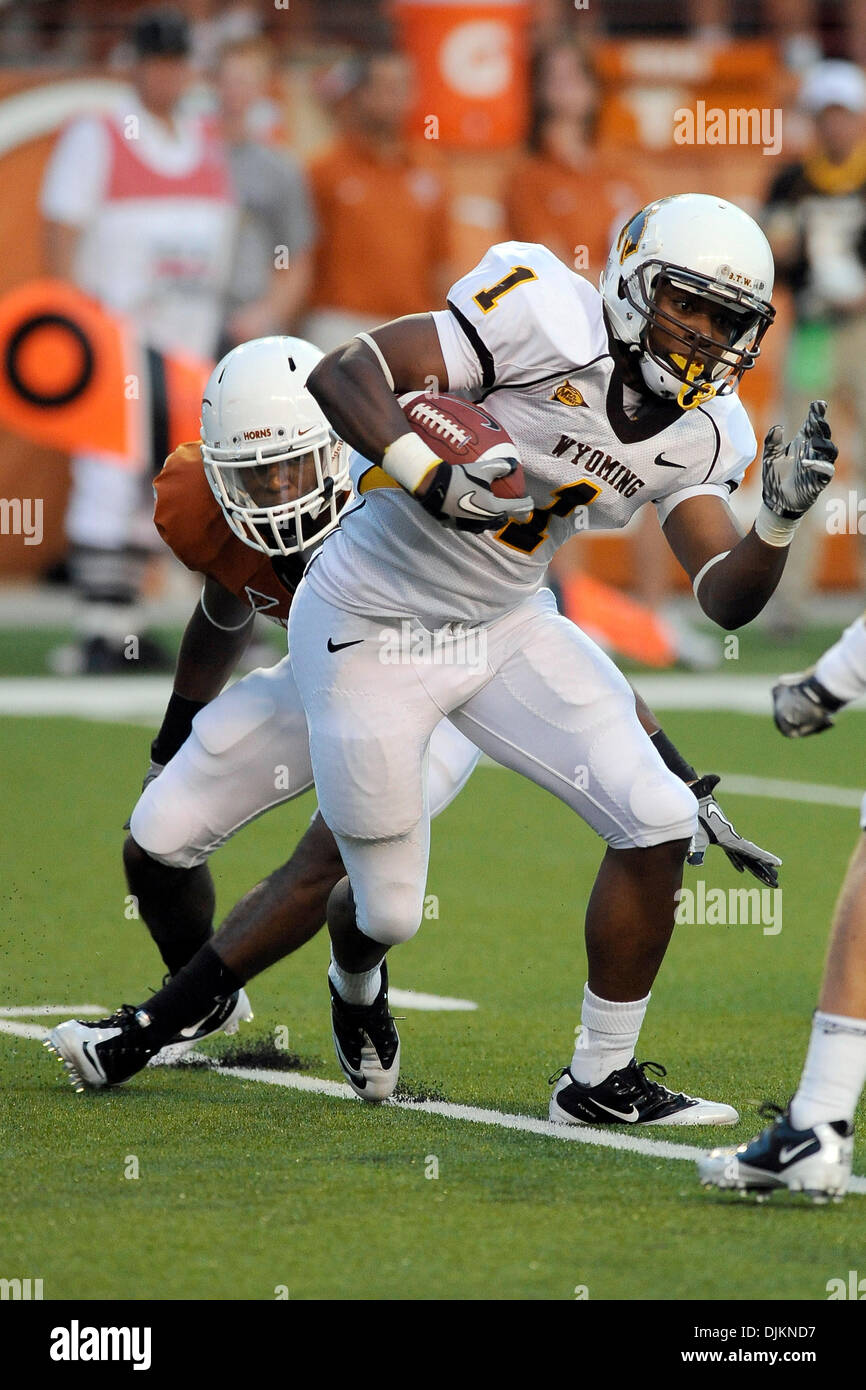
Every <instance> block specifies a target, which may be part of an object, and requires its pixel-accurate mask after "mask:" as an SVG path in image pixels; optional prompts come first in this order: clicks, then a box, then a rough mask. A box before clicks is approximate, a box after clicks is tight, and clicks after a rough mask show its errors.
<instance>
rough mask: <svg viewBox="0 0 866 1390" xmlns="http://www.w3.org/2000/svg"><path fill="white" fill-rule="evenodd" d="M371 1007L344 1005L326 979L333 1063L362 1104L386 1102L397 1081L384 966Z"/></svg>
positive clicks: (397, 1063)
mask: <svg viewBox="0 0 866 1390" xmlns="http://www.w3.org/2000/svg"><path fill="white" fill-rule="evenodd" d="M381 969H382V983H381V985H380V987H379V993H378V994H377V995H376V998H375V999H374V1000H373V1003H372V1004H347V1003H346V1001H345V1000H344V999H342V998H341V997H340V995H339V994H338V993H337V991H336V989H335V988H334V985H333V982H332V980H331V979H330V978H329V980H328V987H329V988H330V991H331V1026H332V1029H333V1033H334V1047H335V1048H336V1052H337V1061H338V1062H339V1063H340V1066H341V1067H342V1069H343V1075H344V1076H345V1078H346V1080H347V1081H348V1083H349V1085H350V1086H351V1088H352V1090H353V1091H354V1092H355V1095H356V1096H360V1097H361V1099H362V1100H369V1101H379V1100H387V1099H388V1097H389V1096H390V1095H391V1094H392V1093H393V1091H394V1087H395V1086H396V1085H397V1082H398V1080H399V1077H400V1036H399V1034H398V1032H397V1029H396V1028H395V1026H394V1020H393V1018H392V1017H391V1011H390V1009H389V1008H388V966H387V964H386V963H385V961H384V960H383V961H382V967H381Z"/></svg>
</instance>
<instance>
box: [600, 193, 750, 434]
mask: <svg viewBox="0 0 866 1390" xmlns="http://www.w3.org/2000/svg"><path fill="white" fill-rule="evenodd" d="M773 274H774V267H773V253H772V251H771V250H770V245H769V242H768V241H767V238H766V237H765V236H764V233H763V232H762V231H761V229H760V227H759V226H758V224H757V222H755V221H754V220H753V219H752V218H751V217H749V215H748V213H745V212H743V210H742V208H738V207H736V206H735V205H734V204H733V203H728V202H726V201H725V200H724V199H723V198H713V197H710V196H709V195H708V194H705V193H678V194H676V195H675V196H673V197H670V198H661V199H659V200H658V201H657V202H655V203H650V204H649V205H648V206H647V207H645V208H642V209H641V211H640V212H638V213H636V214H635V216H634V217H633V218H632V219H631V221H630V222H627V223H626V225H625V226H624V227H623V229H622V231H621V232H620V234H619V236H618V238H617V240H616V242H615V243H614V245H613V246H612V247H611V250H610V255H609V256H608V258H607V265H606V266H605V268H604V271H603V272H602V275H601V280H600V281H599V289H600V290H601V294H602V298H603V300H604V307H605V313H606V317H607V321H608V325H609V327H610V330H611V332H612V333H613V336H614V337H615V338H617V339H618V340H619V341H620V342H621V343H624V344H625V345H626V346H627V347H628V348H629V349H630V350H631V351H632V352H633V353H635V354H639V365H640V370H641V375H642V376H643V380H644V382H645V383H646V385H647V386H648V387H649V389H650V390H651V391H653V392H655V394H656V395H657V396H662V397H666V398H673V397H676V399H677V401H678V402H679V404H680V406H681V407H682V408H683V409H684V410H689V409H691V408H692V407H693V406H696V405H700V404H702V402H704V401H707V400H709V399H711V398H712V397H713V396H716V395H721V394H723V393H725V392H728V391H731V390H732V389H733V387H734V386H735V385H736V383H737V382H738V381H739V379H740V377H741V376H742V374H743V372H745V371H747V370H748V369H749V368H750V367H753V366H754V365H755V362H756V361H757V358H758V355H759V352H760V343H761V339H762V338H763V336H764V334H765V332H766V331H767V329H768V328H769V326H770V324H771V323H772V321H773V318H774V317H775V313H776V311H775V309H774V308H773V306H772V305H771V304H770V302H769V301H770V296H771V295H772V292H773ZM660 285H666V286H668V287H670V288H672V289H674V290H681V291H683V292H684V293H685V294H687V295H688V296H689V297H694V296H697V297H699V298H700V299H702V300H708V301H710V304H711V306H712V309H713V312H714V314H715V315H716V316H717V321H718V314H719V308H720V306H721V309H722V311H723V312H724V319H725V321H726V326H725V327H723V329H722V330H721V331H720V334H719V336H712V337H711V336H708V335H706V334H702V333H697V332H696V331H695V330H694V329H692V328H689V327H688V325H687V323H684V322H681V321H680V320H679V319H678V318H677V317H676V316H675V315H674V314H671V313H669V312H665V311H663V310H662V309H660V308H659V306H658V304H657V303H656V293H657V290H658V288H659V286H660ZM716 331H717V330H715V329H714V332H716ZM660 335H664V336H666V337H667V338H668V343H667V345H666V346H664V347H663V346H660V345H659V343H658V342H657V341H656V342H654V339H656V340H657V339H658V338H659V336H660Z"/></svg>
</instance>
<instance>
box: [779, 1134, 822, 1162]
mask: <svg viewBox="0 0 866 1390" xmlns="http://www.w3.org/2000/svg"><path fill="white" fill-rule="evenodd" d="M814 1142H815V1140H814V1139H806V1140H805V1141H804V1142H803V1143H802V1144H795V1146H794V1147H793V1148H792V1149H789V1148H784V1149H780V1150H779V1162H780V1163H791V1162H792V1160H793V1159H795V1158H796V1157H797V1154H799V1153H802V1152H803V1150H804V1149H808V1148H809V1147H810V1145H812V1144H814Z"/></svg>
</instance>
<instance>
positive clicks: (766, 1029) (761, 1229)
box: [0, 714, 866, 1300]
mask: <svg viewBox="0 0 866 1390" xmlns="http://www.w3.org/2000/svg"><path fill="white" fill-rule="evenodd" d="M664 722H665V727H666V729H667V730H668V732H669V733H670V735H671V736H672V737H673V738H674V739H675V741H676V742H677V743H678V744H679V746H681V748H682V750H683V751H684V752H685V753H687V755H688V756H689V757H690V758H691V759H692V761H694V762H695V763H696V764H697V765H698V767H699V768H700V769H701V770H712V769H713V768H716V769H723V770H726V771H729V772H732V773H736V772H740V773H743V772H748V773H751V774H757V775H766V776H783V777H787V778H792V779H795V780H796V779H800V780H803V781H820V782H827V783H835V784H837V785H840V786H850V787H857V786H858V779H859V777H860V776H861V765H860V759H859V750H860V748H861V747H862V734H863V731H864V727H866V726H864V723H863V717H862V716H861V715H849V716H847V717H845V718H844V719H843V720H842V722H841V723H840V725H839V727H838V728H837V729H836V730H835V731H834V732H833V733H832V734H830V735H829V736H826V737H822V738H821V739H814V740H807V741H805V742H804V743H803V744H801V745H791V744H787V743H785V742H784V741H783V740H782V739H780V738H779V737H778V735H776V734H775V732H774V731H773V730H772V728H771V727H770V725H769V721H766V720H763V719H757V718H749V717H746V716H734V715H723V714H710V715H690V714H689V715H687V714H676V715H674V714H672V715H670V716H669V717H667V718H666V719H665V721H664ZM0 740H2V743H3V746H4V770H3V785H2V787H0V843H2V844H3V849H4V862H5V873H4V876H3V880H2V884H0V955H2V958H3V960H4V964H5V971H4V975H5V979H4V984H3V986H2V994H0V1005H21V1004H38V1003H84V1002H94V1003H99V1004H104V1005H110V1006H112V1007H114V1006H116V1005H117V1004H118V1003H119V1002H121V1000H124V999H126V1000H129V1001H130V1002H137V1001H138V1000H140V999H141V998H143V997H145V996H146V995H147V993H148V992H149V990H150V988H151V987H155V986H157V985H158V983H159V977H160V974H161V966H160V963H159V961H158V959H157V957H156V954H155V952H154V950H153V948H152V947H151V946H150V944H149V939H148V938H147V935H146V932H145V930H144V928H143V927H142V925H141V924H140V923H138V922H134V921H132V922H130V921H127V920H126V919H125V917H124V905H125V904H124V895H125V892H126V888H125V884H124V882H123V878H122V875H121V872H120V867H119V854H118V852H119V847H120V844H121V840H122V834H123V832H122V830H121V825H122V823H123V821H124V819H125V818H126V815H127V813H128V811H129V808H130V806H131V804H132V802H133V801H134V799H135V795H136V791H137V786H138V782H139V779H140V776H141V772H142V769H143V767H144V765H145V764H146V760H147V745H148V741H149V740H148V734H147V731H146V730H142V729H133V728H129V727H126V726H123V725H96V724H92V725H91V724H85V723H79V722H76V721H72V720H60V719H46V720H28V719H7V720H3V721H2V724H0ZM13 789H14V790H13ZM721 795H722V800H723V804H724V806H725V807H726V809H727V810H728V811H729V813H730V814H731V815H732V816H733V818H734V820H735V823H736V824H737V825H738V827H739V828H740V829H741V830H743V831H744V833H747V834H748V835H749V836H750V837H751V838H754V839H756V840H757V841H758V842H760V843H763V844H766V845H768V846H769V847H771V848H773V849H776V850H777V851H778V852H779V853H780V854H781V855H782V856H783V857H784V858H785V861H786V863H785V869H784V877H783V884H784V890H783V893H784V896H783V905H784V919H783V929H782V931H781V933H780V934H779V935H778V936H764V935H763V934H762V932H761V928H760V927H759V926H751V927H750V926H737V927H713V926H683V927H681V928H679V929H678V931H677V933H676V934H675V938H674V942H673V945H672V947H671V950H670V952H669V954H668V958H667V960H666V962H665V965H664V967H663V970H662V972H661V975H660V976H659V980H658V982H657V985H656V988H655V990H654V992H653V1002H652V1005H651V1007H650V1010H649V1013H648V1015H647V1021H646V1024H645V1027H644V1031H643V1034H642V1038H641V1045H640V1053H639V1055H640V1056H642V1057H650V1058H655V1059H658V1060H660V1061H661V1062H663V1063H664V1064H665V1066H667V1067H668V1069H669V1073H670V1080H671V1082H672V1083H673V1084H674V1085H675V1086H676V1087H683V1088H684V1089H687V1090H688V1089H691V1090H693V1091H696V1092H698V1093H702V1094H705V1095H711V1096H714V1097H718V1098H723V1099H726V1100H729V1101H731V1102H732V1103H734V1104H736V1105H737V1106H738V1107H739V1109H740V1111H741V1114H742V1122H741V1124H740V1125H739V1126H738V1127H737V1128H736V1129H734V1130H728V1131H722V1132H721V1133H722V1134H723V1135H724V1137H725V1139H726V1140H727V1139H729V1138H730V1139H732V1140H734V1141H735V1142H736V1141H739V1140H741V1139H743V1138H747V1137H749V1135H750V1134H752V1133H753V1132H754V1131H755V1128H756V1127H757V1125H758V1123H759V1121H758V1116H757V1107H758V1105H759V1103H760V1102H761V1100H762V1099H764V1098H765V1097H772V1098H775V1099H776V1100H782V1101H783V1100H784V1099H786V1098H787V1096H788V1095H789V1094H790V1092H791V1091H792V1090H793V1088H794V1086H795V1085H796V1081H797V1077H798V1074H799V1070H800V1066H801V1062H802V1057H803V1051H804V1048H805V1044H806V1040H807V1037H808V1030H809V1015H810V1012H811V1010H812V1008H813V1006H814V1001H815V993H816V989H817V984H818V980H819V977H820V971H821V964H822V959H823V954H824V949H825V941H826V934H827V925H828V921H829V917H830V913H831V911H832V906H833V901H834V899H835V895H836V892H837V888H838V884H839V881H840V879H841V876H842V873H843V872H844V867H845V864H846V862H847V859H848V856H849V854H850V851H851V848H852V846H853V844H854V841H855V839H856V835H857V828H856V814H855V813H853V812H852V811H846V810H839V809H836V808H831V807H821V806H802V805H795V804H792V803H787V802H779V803H778V804H774V803H773V802H771V801H769V800H765V799H756V798H745V797H738V796H724V794H723V792H722V793H721ZM311 805H312V802H311V799H310V798H309V797H306V798H303V799H302V800H301V801H299V802H297V803H295V804H294V805H292V806H289V807H285V808H283V809H282V810H281V811H277V812H275V813H273V814H272V815H270V816H267V817H265V818H264V819H263V820H262V821H260V822H258V823H257V824H256V825H255V826H253V827H251V828H250V829H248V830H247V831H246V832H245V833H243V834H241V835H240V836H238V837H237V839H236V840H235V841H234V842H233V843H231V844H230V845H229V846H228V847H227V848H226V849H225V850H224V851H223V852H222V853H221V854H220V856H219V857H218V859H217V860H216V861H215V876H216V879H217V887H218V894H219V911H220V913H221V914H222V913H224V912H225V911H226V910H227V909H228V907H229V906H230V905H231V903H232V902H233V901H234V899H235V898H236V897H237V896H239V895H240V893H241V892H243V891H244V890H245V889H246V888H247V887H249V885H250V884H251V883H252V882H254V881H255V880H256V879H257V878H258V877H260V876H262V874H264V873H265V872H267V871H268V870H269V869H270V868H272V867H273V866H274V865H275V864H276V863H277V862H279V861H280V860H282V859H284V858H286V857H287V856H288V854H289V853H290V851H291V849H292V847H293V845H294V843H295V841H296V839H297V838H298V836H299V835H300V833H301V831H302V829H303V827H304V825H305V823H306V821H307V818H308V816H309V814H310V809H311ZM598 859H599V845H598V842H597V841H596V840H595V837H594V836H593V835H592V833H591V832H590V831H588V830H587V828H586V827H585V826H583V825H582V824H581V823H580V822H578V821H577V820H576V819H575V818H574V817H573V816H572V815H571V814H570V813H569V812H568V811H567V810H565V808H564V807H562V806H560V805H559V804H558V803H557V802H555V801H554V800H553V799H551V798H550V797H548V796H546V795H545V794H544V793H543V792H541V791H539V790H538V789H536V788H534V787H532V786H530V785H528V784H527V783H524V782H521V781H520V780H519V779H518V778H516V777H513V776H511V775H510V774H506V773H502V772H500V771H497V770H493V769H482V770H480V771H479V773H478V774H477V775H476V776H475V777H474V778H473V779H472V781H471V782H470V784H469V786H468V787H467V789H466V791H465V792H464V793H463V794H462V795H461V796H460V797H459V798H458V800H457V801H456V802H455V804H454V805H453V806H452V807H451V808H450V809H449V811H448V812H446V814H445V815H444V816H443V817H442V818H441V820H440V821H439V822H438V824H437V827H436V830H435V832H434V837H433V857H432V863H431V870H430V878H429V884H428V891H429V892H430V893H435V894H437V895H438V898H439V905H440V916H439V920H438V921H428V922H426V923H425V924H424V926H423V928H422V930H421V932H420V933H419V935H418V937H417V938H416V939H415V940H414V941H413V942H411V943H410V944H408V945H407V946H405V947H402V948H399V949H398V950H396V951H395V952H394V953H393V955H392V965H391V969H392V982H393V984H394V985H396V986H399V987H403V988H411V989H417V990H428V991H431V992H434V993H438V994H456V995H459V996H462V997H468V998H471V999H475V1000H477V1001H478V1003H479V1006H480V1007H479V1009H478V1011H477V1012H476V1013H450V1014H449V1013H438V1014H437V1013H420V1012H414V1011H413V1012H409V1013H408V1014H407V1016H406V1018H405V1020H404V1021H403V1022H402V1024H401V1034H402V1037H403V1050H404V1076H405V1079H406V1082H407V1084H408V1086H409V1088H410V1089H413V1090H417V1091H428V1092H435V1093H437V1094H439V1095H442V1096H445V1097H447V1098H448V1099H449V1100H455V1101H460V1102H464V1103H468V1104H477V1105H483V1106H489V1107H492V1108H498V1109H504V1110H513V1111H519V1112H521V1113H524V1114H532V1115H539V1116H543V1115H545V1114H546V1105H547V1096H548V1087H547V1085H546V1078H547V1076H548V1075H549V1074H550V1073H551V1072H552V1071H553V1070H554V1069H556V1068H557V1067H558V1066H561V1065H563V1064H564V1063H565V1062H567V1060H568V1058H569V1056H570V1052H571V1044H572V1036H573V1030H574V1025H575V1024H576V1022H577V1021H578V1018H579V1001H580V993H581V989H582V984H583V980H584V977H585V960H584V955H583V946H582V918H583V911H584V906H585V901H586V897H587V894H588V892H589V890H590V887H591V884H592V878H593V875H594V871H595V866H596V864H597V862H598ZM700 872H701V873H703V874H705V876H706V878H707V882H708V884H712V885H716V884H719V885H721V886H723V887H726V886H730V885H735V886H740V885H741V884H742V883H743V880H742V879H740V878H739V876H738V875H736V874H735V873H734V872H733V870H731V869H730V867H729V866H728V864H727V861H726V860H725V859H724V858H723V857H722V856H720V855H719V854H718V852H717V851H710V854H709V856H708V860H707V865H706V867H705V869H704V870H702V871H700ZM687 873H688V875H689V877H688V878H687V882H690V883H693V882H694V881H695V879H696V871H694V870H688V871H687ZM326 960H327V943H326V941H325V939H324V938H323V937H322V936H320V937H319V938H317V939H316V940H315V941H314V942H312V943H311V945H310V946H308V947H307V948H305V950H304V951H302V952H300V953H299V954H298V955H297V956H295V957H294V958H293V959H292V960H290V961H287V962H283V963H282V964H280V965H278V966H276V967H275V968H274V969H273V970H271V971H269V972H268V973H267V974H265V975H264V976H262V977H261V978H260V979H259V980H257V981H255V982H254V983H253V985H252V986H251V990H250V993H251V997H252V999H253V1003H254V1007H255V1010H256V1021H255V1023H254V1024H253V1025H252V1028H251V1029H250V1030H249V1031H250V1034H251V1036H252V1037H254V1038H256V1039H258V1040H260V1041H261V1043H262V1044H263V1045H265V1044H267V1043H268V1040H269V1039H273V1037H274V1030H275V1029H276V1028H278V1027H281V1026H284V1027H286V1028H288V1030H289V1046H290V1048H291V1050H292V1051H293V1052H295V1053H297V1054H299V1056H300V1057H301V1058H302V1059H304V1061H305V1063H307V1064H308V1065H309V1067H310V1070H311V1073H312V1074H313V1075H316V1076H326V1077H330V1078H333V1079H338V1078H339V1072H338V1069H337V1066H336V1063H335V1061H334V1059H333V1056H332V1050H331V1042H330V1031H329V1022H328V1009H327V997H326V990H325V987H324V974H325V967H326ZM0 1087H2V1089H3V1094H4V1111H5V1114H4V1120H3V1125H2V1131H0V1155H2V1169H0V1171H2V1174H3V1191H4V1202H3V1206H2V1211H0V1251H2V1252H3V1254H2V1260H0V1276H4V1277H16V1276H18V1277H27V1276H28V1275H29V1276H30V1277H34V1278H43V1280H44V1287H45V1296H46V1297H47V1298H73V1297H76V1296H79V1295H80V1292H81V1289H82V1286H83V1283H84V1281H85V1279H86V1281H87V1288H88V1293H89V1296H91V1297H96V1298H110V1297H119V1298H134V1299H148V1298H163V1299H165V1298H183V1299H190V1298H209V1299H213V1298H216V1299H224V1298H226V1299H227V1298H241V1299H271V1298H273V1297H274V1291H275V1289H276V1288H277V1286H280V1285H285V1286H287V1288H288V1290H289V1293H290V1296H291V1298H292V1299H312V1298H357V1297H372V1298H401V1297H408V1298H416V1299H441V1298H450V1297H456V1298H473V1299H474V1298H478V1299H488V1298H506V1299H534V1298H539V1299H549V1298H552V1299H570V1298H572V1297H573V1296H574V1288H575V1286H576V1285H579V1284H583V1285H586V1286H587V1287H588V1289H589V1296H590V1298H591V1299H599V1298H636V1299H641V1298H662V1299H687V1298H710V1299H743V1298H758V1299H771V1298H791V1299H818V1300H823V1299H825V1298H826V1289H825V1286H826V1283H827V1280H828V1279H831V1278H834V1277H836V1276H838V1275H842V1276H846V1275H847V1271H848V1270H849V1269H852V1268H860V1267H862V1251H863V1245H864V1239H866V1199H864V1198H862V1197H858V1196H856V1195H852V1196H849V1198H848V1199H847V1200H846V1202H845V1203H844V1204H843V1205H842V1206H841V1207H838V1208H812V1207H807V1206H803V1205H801V1204H800V1203H798V1202H796V1201H794V1200H793V1199H790V1198H787V1197H784V1196H783V1197H775V1198H774V1199H773V1201H772V1202H771V1203H769V1204H767V1205H765V1206H760V1207H758V1206H755V1205H752V1204H751V1203H741V1202H734V1201H732V1200H731V1199H728V1198H724V1197H721V1196H719V1197H713V1196H710V1195H708V1194H706V1193H704V1192H702V1191H701V1189H700V1188H699V1187H698V1185H697V1183H696V1181H695V1177H694V1172H693V1168H692V1166H691V1164H689V1163H685V1162H669V1161H661V1160H655V1159H647V1158H644V1157H641V1156H637V1155H633V1154H627V1153H620V1152H615V1151H606V1150H602V1149H596V1148H593V1147H591V1146H589V1145H582V1144H568V1143H560V1142H557V1141H554V1140H552V1139H549V1138H546V1137H542V1136H532V1135H526V1134H519V1133H509V1132H506V1131H502V1130H498V1129H493V1128H488V1127H483V1126H475V1125H469V1124H465V1123H462V1122H459V1121H454V1120H446V1119H443V1118H441V1117H437V1116H430V1115H425V1114H422V1113H412V1112H407V1111H405V1110H397V1109H387V1108H385V1109H375V1110H374V1109H368V1108H366V1107H364V1106H362V1105H361V1104H354V1103H353V1104H349V1103H346V1102H344V1101H337V1100H333V1099H330V1098H327V1097H320V1096H314V1095H305V1094H303V1093H299V1092H295V1091H289V1090H285V1089H283V1088H278V1087H269V1086H265V1085H262V1084H257V1083H253V1082H248V1081H242V1080H240V1079H239V1078H237V1077H232V1076H225V1075H221V1076H216V1075H213V1074H209V1073H208V1072H206V1071H201V1070H192V1069H187V1070H181V1069H177V1070H167V1069H166V1070H159V1071H148V1072H147V1073H145V1074H144V1075H143V1076H140V1077H138V1078H136V1079H135V1080H134V1081H133V1082H132V1083H131V1084H130V1085H129V1086H128V1087H126V1088H124V1089H123V1090H120V1091H117V1092H114V1093H111V1094H106V1095H92V1094H88V1095H85V1096H76V1095H74V1094H73V1093H72V1091H71V1090H70V1089H69V1088H68V1087H66V1086H65V1085H63V1084H61V1082H60V1081H59V1079H58V1071H57V1069H56V1064H55V1063H53V1062H52V1060H51V1058H50V1057H49V1056H48V1054H47V1053H45V1052H44V1050H43V1049H42V1048H41V1047H40V1046H39V1045H38V1043H37V1042H34V1041H31V1040H25V1039H22V1038H17V1037H12V1036H7V1035H2V1034H0ZM863 1119H866V1115H863V1114H861V1120H863ZM718 1135H719V1132H718V1131H715V1132H714V1131H706V1130H686V1131H683V1130H679V1131H678V1130H672V1129H655V1130H654V1131H653V1132H652V1137H657V1138H670V1139H674V1140H677V1141H680V1142H685V1143H698V1144H700V1143H710V1142H714V1141H715V1139H716V1138H718ZM129 1155H135V1156H136V1157H137V1159H138V1162H139V1171H140V1176H139V1178H138V1179H137V1180H136V1179H127V1178H125V1177H124V1169H125V1166H126V1163H127V1157H128V1156H129ZM429 1155H435V1156H436V1157H437V1159H438V1162H439V1178H438V1180H428V1179H426V1178H425V1176H424V1173H425V1165H426V1160H427V1158H428V1156H429ZM857 1166H859V1168H860V1170H861V1171H864V1169H866V1164H864V1160H863V1157H862V1154H861V1156H860V1157H859V1165H858V1164H857V1163H855V1167H857Z"/></svg>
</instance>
